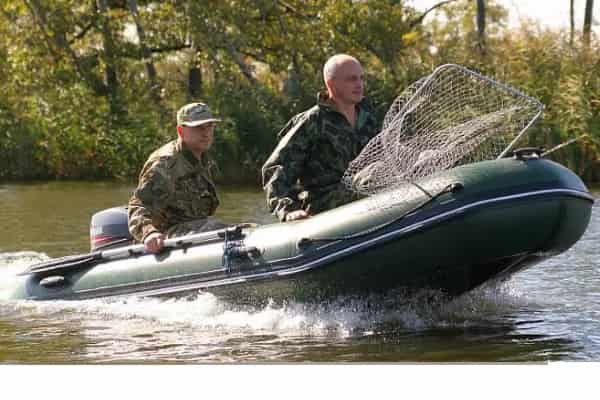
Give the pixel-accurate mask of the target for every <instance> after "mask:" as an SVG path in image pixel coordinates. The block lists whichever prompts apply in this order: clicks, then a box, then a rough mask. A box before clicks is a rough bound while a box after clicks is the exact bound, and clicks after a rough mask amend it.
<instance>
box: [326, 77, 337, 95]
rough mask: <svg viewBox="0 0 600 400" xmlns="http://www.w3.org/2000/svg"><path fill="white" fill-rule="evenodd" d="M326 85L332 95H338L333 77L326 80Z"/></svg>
mask: <svg viewBox="0 0 600 400" xmlns="http://www.w3.org/2000/svg"><path fill="white" fill-rule="evenodd" d="M325 87H326V88H327V91H328V92H329V93H330V94H332V95H334V96H335V95H336V94H337V93H336V90H335V83H334V82H333V79H328V80H326V81H325Z"/></svg>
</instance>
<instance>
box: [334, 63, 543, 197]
mask: <svg viewBox="0 0 600 400" xmlns="http://www.w3.org/2000/svg"><path fill="white" fill-rule="evenodd" d="M542 109H543V106H542V104H541V103H540V102H539V101H537V100H535V99H533V98H531V97H528V96H526V95H524V94H522V93H520V92H519V91H517V90H516V89H513V88H512V87H510V86H507V85H505V84H502V83H499V82H496V81H494V80H492V79H490V78H488V77H485V76H483V75H480V74H478V73H476V72H473V71H470V70H468V69H466V68H464V67H461V66H458V65H452V64H448V65H443V66H441V67H439V68H437V69H436V70H435V71H433V73H432V74H431V75H428V76H426V77H424V78H421V79H420V80H419V81H417V82H415V83H413V84H412V85H410V86H409V87H408V88H407V89H406V90H405V91H404V92H403V93H402V94H400V96H398V97H397V98H396V99H395V100H394V102H393V103H392V105H391V106H390V108H389V110H388V112H387V114H386V115H385V118H384V121H383V127H382V130H381V132H380V133H379V134H378V135H377V136H375V137H374V138H373V139H371V141H370V142H369V143H368V144H367V145H366V146H365V148H364V149H363V150H362V152H361V153H360V154H359V156H358V157H357V158H356V159H354V160H353V161H352V162H351V163H350V165H349V166H348V169H347V170H346V172H345V174H344V176H343V178H342V181H343V182H344V184H345V185H346V187H348V189H350V190H352V191H354V192H357V193H360V194H362V195H372V194H375V193H379V192H381V191H384V190H389V189H391V188H394V187H396V186H398V185H401V184H404V183H406V182H411V181H414V180H416V179H419V178H422V177H425V176H428V175H431V174H433V173H435V172H438V171H442V170H445V169H448V168H452V167H455V166H458V165H462V164H466V163H471V162H476V161H483V160H489V159H494V158H498V157H501V156H503V155H504V154H505V153H506V152H507V151H508V150H509V148H511V147H512V146H513V145H514V144H515V143H516V142H517V141H518V139H519V138H520V137H521V136H522V135H523V133H524V132H525V131H526V130H527V128H528V127H529V126H530V125H531V124H532V123H533V122H534V121H535V120H536V119H537V118H539V116H540V115H541V112H542Z"/></svg>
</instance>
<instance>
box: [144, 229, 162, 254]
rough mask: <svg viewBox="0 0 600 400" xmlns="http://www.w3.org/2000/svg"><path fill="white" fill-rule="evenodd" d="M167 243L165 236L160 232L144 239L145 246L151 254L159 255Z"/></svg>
mask: <svg viewBox="0 0 600 400" xmlns="http://www.w3.org/2000/svg"><path fill="white" fill-rule="evenodd" d="M164 243H165V235H163V234H162V233H160V232H154V233H151V234H149V235H148V237H146V239H144V246H145V247H146V250H147V251H149V252H150V253H158V252H159V251H160V249H162V248H163V244H164Z"/></svg>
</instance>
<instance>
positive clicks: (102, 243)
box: [90, 207, 134, 251]
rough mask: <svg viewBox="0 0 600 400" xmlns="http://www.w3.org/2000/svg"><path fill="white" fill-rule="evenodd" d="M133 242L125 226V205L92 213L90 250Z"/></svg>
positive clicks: (104, 248)
mask: <svg viewBox="0 0 600 400" xmlns="http://www.w3.org/2000/svg"><path fill="white" fill-rule="evenodd" d="M133 242H134V240H133V237H132V236H131V234H130V233H129V228H128V227H127V207H113V208H109V209H107V210H102V211H100V212H97V213H96V214H94V215H92V221H91V222H90V248H91V251H95V250H106V249H109V248H115V247H121V246H127V245H130V244H132V243H133Z"/></svg>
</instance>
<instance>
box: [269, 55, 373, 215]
mask: <svg viewBox="0 0 600 400" xmlns="http://www.w3.org/2000/svg"><path fill="white" fill-rule="evenodd" d="M323 80H324V82H325V86H326V88H327V90H326V91H325V92H321V93H319V94H318V97H317V104H316V105H315V106H314V107H312V108H310V109H309V110H307V111H304V112H302V113H300V114H298V115H296V116H294V117H293V118H292V119H291V120H290V121H289V122H288V123H287V124H286V126H285V127H284V128H283V129H282V130H281V131H280V132H279V134H278V137H279V139H280V141H279V144H278V145H277V147H276V148H275V150H274V151H273V153H272V154H271V156H270V157H269V159H268V160H267V162H266V163H265V164H264V165H263V168H262V178H263V187H264V190H265V191H266V195H267V205H268V207H269V209H270V211H271V212H272V213H273V214H275V216H277V218H279V220H280V221H293V220H297V219H302V218H307V217H309V216H311V215H314V214H317V213H320V212H322V211H326V210H329V209H332V208H335V207H339V206H341V205H343V204H346V203H349V202H351V201H353V200H355V199H356V197H355V196H354V195H353V194H352V193H350V192H349V191H347V190H346V189H345V187H344V185H343V184H342V183H341V178H342V176H343V174H344V171H345V170H346V168H347V167H348V164H349V163H350V161H352V160H353V159H354V158H355V157H356V156H357V155H358V154H359V153H360V151H361V150H362V148H363V147H364V146H365V145H366V144H367V142H368V141H369V140H370V139H371V138H372V137H373V136H375V135H376V134H377V133H378V128H379V126H378V124H377V121H376V119H375V116H374V112H373V109H372V108H371V106H370V104H369V102H368V101H367V100H366V99H365V98H364V96H363V70H362V67H361V65H360V63H359V62H358V60H357V59H356V58H354V57H351V56H349V55H346V54H337V55H335V56H333V57H331V58H330V59H329V60H327V62H326V63H325V66H324V67H323Z"/></svg>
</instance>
